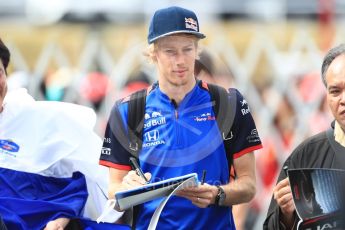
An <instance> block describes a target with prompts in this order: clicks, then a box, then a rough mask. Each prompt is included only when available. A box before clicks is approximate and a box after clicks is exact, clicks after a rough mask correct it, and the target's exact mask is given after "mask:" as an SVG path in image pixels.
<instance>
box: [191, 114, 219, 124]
mask: <svg viewBox="0 0 345 230" xmlns="http://www.w3.org/2000/svg"><path fill="white" fill-rule="evenodd" d="M193 120H194V121H196V122H203V121H214V120H216V117H215V116H211V113H203V114H201V115H199V116H194V119H193Z"/></svg>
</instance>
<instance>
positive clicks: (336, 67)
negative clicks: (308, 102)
mask: <svg viewBox="0 0 345 230" xmlns="http://www.w3.org/2000/svg"><path fill="white" fill-rule="evenodd" d="M326 82H327V102H328V105H329V107H330V109H331V111H332V114H333V116H334V118H335V119H336V120H337V121H338V123H339V124H340V126H341V127H342V129H343V130H345V55H344V54H343V55H340V56H338V57H336V58H335V59H334V60H333V62H332V63H331V65H330V66H329V68H328V70H327V72H326Z"/></svg>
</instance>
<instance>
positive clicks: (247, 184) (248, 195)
mask: <svg viewBox="0 0 345 230" xmlns="http://www.w3.org/2000/svg"><path fill="white" fill-rule="evenodd" d="M222 187H223V189H224V191H225V193H226V199H225V205H227V206H231V205H235V204H241V203H246V202H249V201H251V200H252V199H253V198H254V196H255V192H256V185H255V180H254V179H252V178H251V177H249V176H248V177H247V176H243V177H241V178H238V179H235V180H234V181H232V182H231V183H229V184H227V185H222Z"/></svg>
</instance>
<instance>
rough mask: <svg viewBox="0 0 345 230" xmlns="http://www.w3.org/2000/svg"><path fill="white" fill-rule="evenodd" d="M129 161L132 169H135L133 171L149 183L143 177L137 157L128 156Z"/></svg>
mask: <svg viewBox="0 0 345 230" xmlns="http://www.w3.org/2000/svg"><path fill="white" fill-rule="evenodd" d="M129 161H130V162H131V165H132V167H133V169H134V170H135V172H136V173H137V174H138V176H140V177H141V178H142V179H144V180H145V181H146V183H149V181H148V179H147V178H146V177H145V175H144V172H143V170H141V168H140V166H139V164H138V162H137V159H135V158H134V157H130V158H129Z"/></svg>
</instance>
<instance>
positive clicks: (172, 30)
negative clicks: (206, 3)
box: [147, 6, 206, 44]
mask: <svg viewBox="0 0 345 230" xmlns="http://www.w3.org/2000/svg"><path fill="white" fill-rule="evenodd" d="M178 33H185V34H193V35H195V36H196V37H198V38H200V39H202V38H205V37H206V36H205V35H204V34H203V33H200V32H199V22H198V18H197V17H196V15H195V13H194V12H193V11H190V10H187V9H184V8H181V7H177V6H172V7H168V8H164V9H160V10H157V11H156V12H155V14H154V15H153V17H152V19H151V23H150V27H149V34H148V36H147V40H148V43H149V44H151V43H153V42H154V41H156V40H157V39H159V38H161V37H164V36H168V35H172V34H178Z"/></svg>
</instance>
